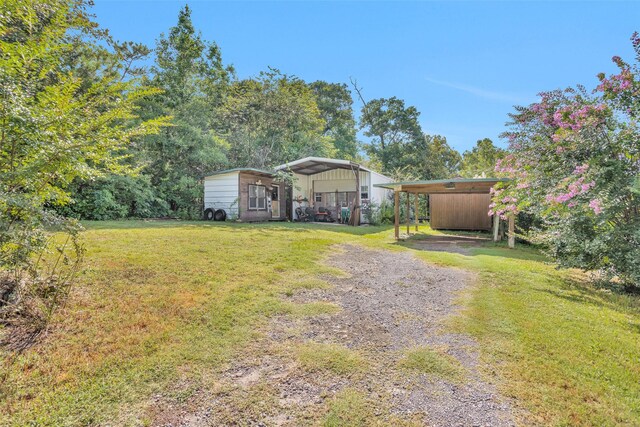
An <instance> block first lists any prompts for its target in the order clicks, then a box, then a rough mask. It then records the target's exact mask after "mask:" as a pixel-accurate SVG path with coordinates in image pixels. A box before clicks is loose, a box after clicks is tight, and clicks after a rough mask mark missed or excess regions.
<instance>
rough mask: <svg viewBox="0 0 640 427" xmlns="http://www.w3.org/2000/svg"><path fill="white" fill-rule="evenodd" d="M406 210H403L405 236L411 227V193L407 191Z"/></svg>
mask: <svg viewBox="0 0 640 427" xmlns="http://www.w3.org/2000/svg"><path fill="white" fill-rule="evenodd" d="M406 195H407V211H406V212H405V216H406V218H405V221H406V222H407V237H408V236H409V230H410V229H411V225H410V224H411V200H410V198H411V196H410V195H411V193H409V192H408V191H407V193H406Z"/></svg>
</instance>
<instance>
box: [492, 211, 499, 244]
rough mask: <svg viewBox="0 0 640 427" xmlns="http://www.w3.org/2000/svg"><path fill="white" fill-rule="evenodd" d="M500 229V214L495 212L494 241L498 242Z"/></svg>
mask: <svg viewBox="0 0 640 427" xmlns="http://www.w3.org/2000/svg"><path fill="white" fill-rule="evenodd" d="M499 230H500V215H498V214H497V213H495V214H493V241H494V242H497V241H498V237H499V235H500V234H499Z"/></svg>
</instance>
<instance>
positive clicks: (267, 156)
mask: <svg viewBox="0 0 640 427" xmlns="http://www.w3.org/2000/svg"><path fill="white" fill-rule="evenodd" d="M223 117H224V122H225V123H226V126H227V128H226V134H225V138H226V140H227V141H228V144H229V159H230V162H231V164H232V165H235V166H252V167H257V168H268V167H272V166H274V165H277V164H280V163H284V162H287V161H291V160H295V159H298V158H301V157H305V156H325V157H330V156H333V155H334V154H335V148H334V146H333V144H332V140H331V138H330V137H328V136H325V129H326V121H325V120H324V119H323V117H322V114H321V112H320V109H319V108H318V104H317V102H316V97H315V95H314V93H313V91H312V90H311V88H310V87H309V85H307V84H306V83H305V82H304V81H302V80H300V79H298V78H296V77H292V76H288V75H286V74H282V73H281V72H280V71H278V70H276V69H269V71H265V72H261V73H260V75H259V76H258V77H257V78H254V79H246V80H242V81H239V82H236V83H235V84H233V85H232V87H231V89H230V91H229V93H228V97H227V100H226V103H225V106H224V116H223Z"/></svg>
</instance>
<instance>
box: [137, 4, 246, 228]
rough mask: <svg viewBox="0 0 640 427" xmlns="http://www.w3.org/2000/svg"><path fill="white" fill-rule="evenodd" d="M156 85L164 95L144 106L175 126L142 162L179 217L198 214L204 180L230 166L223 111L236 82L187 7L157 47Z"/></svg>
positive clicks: (147, 148) (155, 139) (156, 139)
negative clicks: (220, 131)
mask: <svg viewBox="0 0 640 427" xmlns="http://www.w3.org/2000/svg"><path fill="white" fill-rule="evenodd" d="M155 56H156V60H155V64H154V66H153V67H152V69H151V71H152V73H153V77H152V78H151V79H150V80H149V81H148V85H149V86H150V87H157V88H160V89H161V90H162V93H161V94H160V95H158V96H156V97H154V99H153V100H151V101H149V102H146V103H144V104H143V111H144V114H145V115H147V116H151V117H152V116H157V115H170V116H172V117H173V121H172V126H171V127H167V128H165V129H163V130H162V131H161V132H160V134H158V135H155V136H152V137H149V138H147V139H146V140H145V144H144V147H142V152H141V155H140V156H139V161H140V162H141V163H142V164H143V165H144V168H143V172H144V173H145V174H147V175H149V177H150V179H151V183H152V185H153V186H155V187H156V188H157V189H158V191H159V192H160V197H161V198H163V199H164V200H166V202H167V203H168V204H169V206H170V208H171V210H172V211H173V212H174V214H178V215H182V216H190V217H193V216H198V215H199V214H200V210H201V206H200V199H201V197H202V184H201V178H202V176H203V175H205V174H206V173H207V172H210V171H212V170H216V169H219V168H221V167H224V166H226V165H227V163H228V161H227V158H226V154H225V152H226V148H227V145H226V143H225V141H224V140H223V139H222V138H221V137H220V135H219V134H218V129H219V127H220V117H221V116H220V113H219V109H220V108H221V106H222V105H223V104H224V102H225V97H226V93H227V91H228V89H229V85H230V82H231V81H232V79H233V73H234V72H233V68H232V67H227V66H224V65H223V63H222V58H221V53H220V49H219V47H218V46H217V45H216V44H215V43H213V42H207V41H205V40H203V39H202V37H201V35H200V33H198V32H197V31H196V29H195V28H194V26H193V22H192V20H191V10H190V9H189V7H188V6H185V7H184V8H183V9H182V10H181V11H180V13H179V15H178V23H177V24H176V26H174V27H172V28H171V29H170V31H169V34H168V35H164V34H163V35H161V36H160V38H159V39H158V41H157V45H156V48H155Z"/></svg>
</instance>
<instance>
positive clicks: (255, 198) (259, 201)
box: [249, 185, 267, 211]
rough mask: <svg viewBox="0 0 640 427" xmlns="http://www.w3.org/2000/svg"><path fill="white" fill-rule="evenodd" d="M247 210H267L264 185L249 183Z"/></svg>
mask: <svg viewBox="0 0 640 427" xmlns="http://www.w3.org/2000/svg"><path fill="white" fill-rule="evenodd" d="M249 210H250V211H265V210H267V187H265V186H264V185H249Z"/></svg>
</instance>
